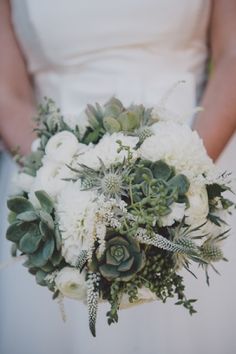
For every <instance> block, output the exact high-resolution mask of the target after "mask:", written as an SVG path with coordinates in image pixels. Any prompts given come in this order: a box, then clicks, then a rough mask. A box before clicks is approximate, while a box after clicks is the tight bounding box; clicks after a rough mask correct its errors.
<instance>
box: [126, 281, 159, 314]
mask: <svg viewBox="0 0 236 354" xmlns="http://www.w3.org/2000/svg"><path fill="white" fill-rule="evenodd" d="M154 300H157V297H156V295H155V294H154V293H153V292H152V291H151V290H149V289H148V288H146V287H144V286H143V287H142V288H140V289H138V300H137V301H134V302H129V295H128V294H123V295H122V298H121V303H120V309H127V308H129V307H133V306H135V305H141V304H144V303H146V302H151V301H154Z"/></svg>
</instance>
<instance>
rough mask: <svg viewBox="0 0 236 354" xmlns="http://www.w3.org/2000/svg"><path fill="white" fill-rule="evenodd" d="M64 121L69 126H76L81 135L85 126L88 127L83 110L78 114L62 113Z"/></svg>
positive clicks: (73, 127) (72, 127)
mask: <svg viewBox="0 0 236 354" xmlns="http://www.w3.org/2000/svg"><path fill="white" fill-rule="evenodd" d="M63 120H64V122H65V123H66V124H67V125H68V126H69V127H70V128H71V129H75V128H76V126H78V127H79V132H80V134H81V135H82V136H83V135H84V133H85V131H86V128H87V127H89V122H88V117H87V114H86V113H85V110H83V111H81V112H80V113H79V114H68V113H64V114H63Z"/></svg>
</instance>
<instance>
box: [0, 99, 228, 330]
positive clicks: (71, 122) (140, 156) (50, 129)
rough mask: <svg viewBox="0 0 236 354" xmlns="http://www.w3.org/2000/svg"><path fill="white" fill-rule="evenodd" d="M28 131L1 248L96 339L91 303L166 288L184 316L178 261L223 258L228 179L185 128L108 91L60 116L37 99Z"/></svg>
mask: <svg viewBox="0 0 236 354" xmlns="http://www.w3.org/2000/svg"><path fill="white" fill-rule="evenodd" d="M36 121H37V133H38V139H37V140H36V141H35V142H34V143H33V146H32V153H31V154H30V155H29V156H27V157H26V158H21V159H20V162H21V165H22V167H21V170H20V172H19V174H18V176H17V179H16V181H15V183H16V185H17V192H16V194H15V195H13V196H12V197H11V198H10V199H9V200H8V208H9V210H10V213H9V223H10V226H9V228H8V230H7V235H6V237H7V239H8V240H10V241H11V242H12V255H13V256H14V257H17V256H23V257H24V258H25V262H24V266H25V267H27V268H28V271H29V272H30V273H31V274H32V275H34V276H35V279H36V282H37V283H38V284H39V285H42V286H46V287H47V288H48V289H49V290H50V291H51V292H52V293H53V299H56V298H59V299H62V298H63V297H69V298H73V299H77V300H81V301H83V302H85V304H86V305H87V307H88V318H89V327H90V330H91V332H92V334H93V335H94V336H95V324H96V316H97V308H98V305H99V303H100V302H108V303H109V304H110V310H109V311H108V312H107V318H108V323H109V324H111V323H114V322H117V321H118V310H119V309H120V308H126V307H129V306H132V305H136V304H142V303H144V302H149V301H154V300H159V301H163V302H165V301H166V300H167V299H168V298H172V297H174V296H176V298H177V302H176V304H178V305H183V306H184V307H185V308H186V309H188V310H189V312H190V314H192V313H194V312H196V311H195V309H194V307H193V302H194V301H196V300H194V299H187V298H186V296H185V293H184V289H185V287H184V279H183V276H182V275H180V271H181V269H183V268H185V269H186V270H187V271H189V272H192V270H191V265H192V264H193V263H197V264H199V266H200V267H202V269H203V271H204V272H205V274H206V279H207V282H208V283H209V275H208V271H209V268H213V269H214V270H216V269H215V263H216V262H218V261H221V260H226V258H225V257H224V255H223V251H222V242H223V240H224V239H225V238H226V237H227V236H228V227H227V223H226V214H228V213H229V212H230V210H231V207H232V204H233V203H232V202H231V201H230V200H228V199H227V198H226V197H225V195H224V192H225V191H231V189H230V181H229V175H228V174H226V173H223V174H219V173H218V172H217V170H216V168H215V166H214V164H213V162H212V160H211V159H210V158H209V157H208V156H207V153H206V151H205V148H204V146H203V143H202V141H201V139H200V138H199V136H198V135H197V133H196V132H194V131H192V130H191V129H190V128H189V127H188V126H187V125H184V124H182V123H178V122H176V121H173V120H172V119H171V115H169V114H168V112H167V111H166V110H162V109H151V108H145V107H144V106H143V105H133V104H132V105H130V106H129V107H124V106H123V104H122V103H121V102H120V101H119V100H118V99H117V98H115V97H113V98H111V99H110V100H109V101H108V102H107V103H106V104H104V105H99V104H97V103H96V104H95V105H90V104H89V105H88V106H87V108H86V110H85V111H84V112H83V114H81V115H80V116H79V117H76V116H69V117H68V116H67V117H63V116H62V115H61V113H60V110H59V109H57V108H56V106H55V103H54V102H53V101H52V100H50V99H46V100H45V102H44V103H43V104H42V105H41V106H40V107H39V111H38V116H37V118H36Z"/></svg>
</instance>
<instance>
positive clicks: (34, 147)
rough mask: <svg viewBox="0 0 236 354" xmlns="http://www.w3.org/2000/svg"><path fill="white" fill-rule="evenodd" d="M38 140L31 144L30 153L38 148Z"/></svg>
mask: <svg viewBox="0 0 236 354" xmlns="http://www.w3.org/2000/svg"><path fill="white" fill-rule="evenodd" d="M40 141H41V140H40V138H37V139H35V140H34V141H33V142H32V144H31V151H33V152H35V151H37V150H38V148H39V147H40Z"/></svg>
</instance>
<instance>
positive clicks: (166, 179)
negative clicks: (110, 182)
mask: <svg viewBox="0 0 236 354" xmlns="http://www.w3.org/2000/svg"><path fill="white" fill-rule="evenodd" d="M131 178H132V189H131V195H130V198H131V201H132V202H131V210H130V211H131V213H132V214H133V215H135V216H136V217H138V218H139V221H140V222H141V223H143V224H145V223H147V222H148V223H149V224H150V225H151V226H153V225H154V224H155V223H158V222H159V218H160V217H161V216H165V215H167V214H169V213H170V212H171V204H172V203H174V202H179V203H183V202H185V203H186V204H188V199H187V197H186V196H185V194H186V192H187V191H188V189H189V181H188V179H187V177H186V176H184V175H182V174H178V175H175V171H174V169H173V168H172V167H170V166H168V165H167V164H166V163H165V162H163V161H161V160H160V161H157V162H154V163H152V162H150V161H146V160H140V161H139V162H138V163H137V164H136V165H135V168H134V169H133V171H132V172H131ZM140 210H142V213H141V214H140ZM160 226H161V224H160Z"/></svg>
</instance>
